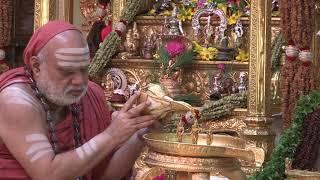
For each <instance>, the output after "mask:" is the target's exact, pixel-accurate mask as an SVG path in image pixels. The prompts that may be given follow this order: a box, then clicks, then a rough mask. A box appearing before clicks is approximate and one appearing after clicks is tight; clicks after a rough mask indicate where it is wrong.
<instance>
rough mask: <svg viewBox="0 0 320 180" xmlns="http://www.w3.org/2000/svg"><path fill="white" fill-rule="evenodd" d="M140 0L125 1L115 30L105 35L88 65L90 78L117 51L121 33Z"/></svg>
mask: <svg viewBox="0 0 320 180" xmlns="http://www.w3.org/2000/svg"><path fill="white" fill-rule="evenodd" d="M140 3H141V2H140V0H130V1H127V2H126V4H125V7H124V10H123V13H122V15H121V17H120V22H118V23H117V24H116V27H115V30H114V31H113V32H111V33H109V35H108V36H107V38H106V39H105V40H104V41H103V42H102V43H101V45H100V47H99V49H98V51H97V53H96V54H95V56H94V58H93V59H92V63H91V64H90V67H89V76H90V77H92V78H96V77H99V75H100V73H101V72H102V71H103V70H104V68H105V67H106V65H107V63H108V62H110V60H111V57H112V56H113V55H114V54H115V53H116V52H117V48H118V47H119V46H120V44H121V35H122V33H124V32H125V31H126V25H127V24H128V23H130V22H131V21H132V20H133V18H134V17H135V16H136V15H137V13H138V11H139V9H140V7H141V4H140Z"/></svg>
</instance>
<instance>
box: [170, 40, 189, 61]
mask: <svg viewBox="0 0 320 180" xmlns="http://www.w3.org/2000/svg"><path fill="white" fill-rule="evenodd" d="M185 49H186V46H185V44H184V42H183V41H182V40H181V39H173V40H171V41H169V42H167V44H166V51H167V52H168V53H169V55H170V56H171V57H176V56H177V55H180V54H181V53H182V52H183V51H184V50H185Z"/></svg>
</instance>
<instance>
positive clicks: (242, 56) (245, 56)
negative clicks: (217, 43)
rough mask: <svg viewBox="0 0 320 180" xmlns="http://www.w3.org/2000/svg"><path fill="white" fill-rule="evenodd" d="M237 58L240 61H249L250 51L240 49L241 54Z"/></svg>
mask: <svg viewBox="0 0 320 180" xmlns="http://www.w3.org/2000/svg"><path fill="white" fill-rule="evenodd" d="M236 60H237V61H240V62H247V61H249V53H248V52H246V51H244V50H242V49H239V54H238V56H237V57H236Z"/></svg>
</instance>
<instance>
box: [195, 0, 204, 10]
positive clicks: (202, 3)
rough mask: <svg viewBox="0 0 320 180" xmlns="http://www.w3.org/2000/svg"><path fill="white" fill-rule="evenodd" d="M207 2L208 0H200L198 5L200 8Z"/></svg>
mask: <svg viewBox="0 0 320 180" xmlns="http://www.w3.org/2000/svg"><path fill="white" fill-rule="evenodd" d="M205 3H206V0H198V2H197V6H198V8H203V7H204V5H205Z"/></svg>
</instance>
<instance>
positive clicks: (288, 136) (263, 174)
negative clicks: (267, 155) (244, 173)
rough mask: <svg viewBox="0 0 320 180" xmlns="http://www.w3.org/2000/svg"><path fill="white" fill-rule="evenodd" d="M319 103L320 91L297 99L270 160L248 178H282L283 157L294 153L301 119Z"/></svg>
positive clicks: (297, 142) (300, 137)
mask: <svg viewBox="0 0 320 180" xmlns="http://www.w3.org/2000/svg"><path fill="white" fill-rule="evenodd" d="M319 105H320V92H315V91H314V92H311V93H310V94H308V95H306V96H302V97H301V98H300V100H299V101H298V104H297V107H296V111H295V114H294V118H293V122H292V125H291V127H290V128H289V129H288V130H286V131H285V132H284V133H283V135H282V136H281V138H280V141H279V144H278V145H277V146H276V147H275V149H274V150H273V152H272V155H271V160H270V161H269V162H267V163H266V165H265V166H264V167H263V169H262V170H261V171H258V172H256V173H255V174H254V175H253V176H251V177H250V178H249V179H250V180H266V179H272V180H282V179H284V176H285V159H286V158H290V159H292V158H293V157H294V153H295V151H296V148H297V146H298V144H299V143H300V141H301V140H302V134H301V132H302V127H303V121H304V119H305V118H306V117H307V115H309V114H310V113H312V112H313V111H314V110H315V109H316V108H318V107H319Z"/></svg>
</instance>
